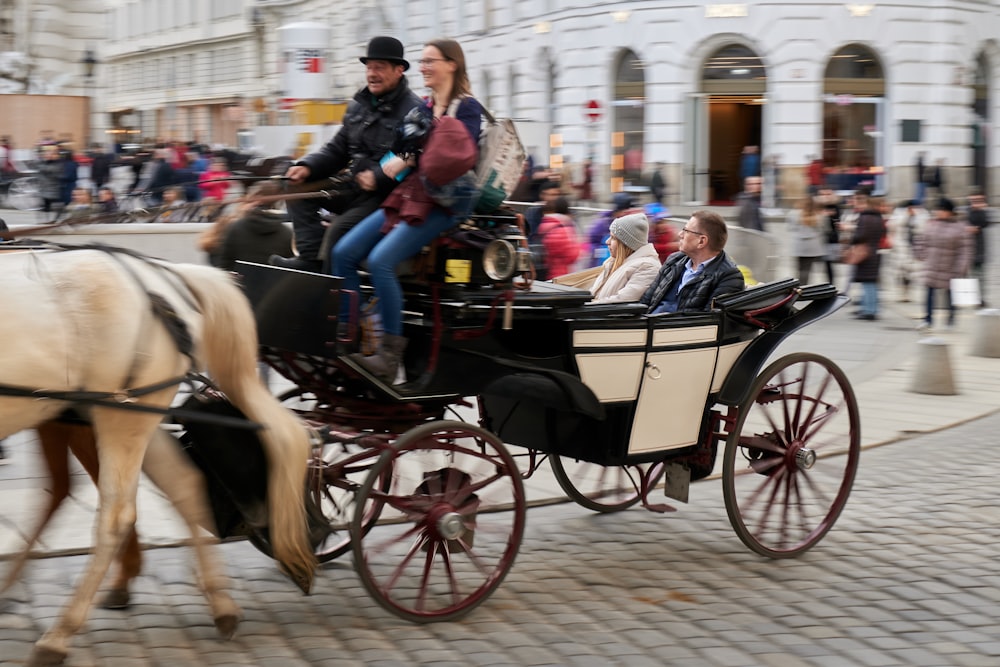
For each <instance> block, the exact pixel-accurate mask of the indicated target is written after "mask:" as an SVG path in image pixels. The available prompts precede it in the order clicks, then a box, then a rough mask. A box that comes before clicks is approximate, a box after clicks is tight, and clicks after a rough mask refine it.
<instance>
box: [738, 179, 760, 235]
mask: <svg viewBox="0 0 1000 667" xmlns="http://www.w3.org/2000/svg"><path fill="white" fill-rule="evenodd" d="M760 188H761V180H760V176H748V177H747V178H745V179H744V180H743V192H741V193H740V195H739V197H738V201H737V205H738V206H739V207H740V208H739V213H738V214H737V215H738V218H737V219H738V222H739V223H740V227H743V228H744V229H756V230H757V231H758V232H762V231H764V218H763V217H762V215H761V212H760V206H761V204H760Z"/></svg>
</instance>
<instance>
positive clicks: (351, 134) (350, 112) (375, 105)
mask: <svg viewBox="0 0 1000 667" xmlns="http://www.w3.org/2000/svg"><path fill="white" fill-rule="evenodd" d="M419 104H423V102H422V101H421V99H420V98H419V97H417V96H416V94H414V92H413V91H412V90H410V85H409V83H408V82H407V80H406V77H405V76H404V77H403V78H401V79H400V80H399V85H398V86H396V88H394V89H393V90H392V92H390V93H389V94H388V95H386V96H384V97H381V98H375V97H374V96H373V95H372V94H371V93H370V92H369V91H368V88H367V87H365V88H362V89H361V90H359V91H358V92H357V93H356V94H355V95H354V99H353V100H351V102H350V104H348V105H347V111H346V112H345V113H344V120H343V127H341V128H340V130H339V131H338V132H337V134H336V135H334V137H333V139H331V140H330V141H328V142H327V143H326V144H325V145H324V146H323V147H322V148H321V149H319V150H318V151H317V152H315V153H310V154H309V155H307V156H305V157H304V158H302V159H301V160H299V161H298V162H296V164H301V165H305V166H307V167H309V171H310V175H309V180H317V179H320V178H326V177H328V176H333V175H334V174H336V173H338V172H340V171H341V170H342V169H344V168H345V167H350V170H351V173H352V174H357V173H359V172H362V171H365V170H366V169H370V170H372V172H374V173H375V178H376V185H377V188H378V193H379V194H380V195H382V196H383V197H385V196H386V195H388V194H389V192H390V191H391V190H392V188H393V187H394V186H395V185H396V181H395V180H393V179H391V178H389V177H388V176H386V175H385V174H383V173H382V168H381V167H380V166H379V160H381V159H382V157H383V156H384V155H385V154H386V153H387V152H388V151H389V147H390V146H391V145H392V141H393V138H394V137H395V129H396V126H397V125H399V124H400V123H401V122H402V120H403V117H404V116H405V115H406V113H407V112H408V111H409V110H410V109H412V108H413V107H415V106H417V105H419Z"/></svg>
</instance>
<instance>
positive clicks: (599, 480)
mask: <svg viewBox="0 0 1000 667" xmlns="http://www.w3.org/2000/svg"><path fill="white" fill-rule="evenodd" d="M549 461H551V462H552V473H553V475H554V476H555V478H556V481H557V482H559V486H560V487H562V490H563V491H564V492H565V493H566V495H567V496H569V498H570V500H572V501H573V502H575V503H576V504H578V505H580V506H581V507H586V508H587V509H589V510H592V511H594V512H620V511H622V510H625V509H628V508H629V507H632V506H633V505H635V504H636V503H637V502H639V501H640V500H642V491H641V490H642V485H643V478H646V479H647V481H646V484H647V485H648V488H649V489H650V490H652V489H653V488H654V487H655V486H656V485H657V484H658V483H659V481H660V479H662V477H663V472H664V467H663V466H662V465H660V464H658V463H657V464H652V463H643V464H639V465H623V466H602V465H598V464H596V463H588V462H586V461H578V460H576V459H572V458H567V457H563V456H556V455H554V454H553V455H552V456H550V457H549ZM654 466H655V470H654V469H653V467H654Z"/></svg>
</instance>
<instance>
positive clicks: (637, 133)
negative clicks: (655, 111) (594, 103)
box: [611, 49, 646, 193]
mask: <svg viewBox="0 0 1000 667" xmlns="http://www.w3.org/2000/svg"><path fill="white" fill-rule="evenodd" d="M645 67H646V66H645V64H644V63H643V61H642V60H640V59H639V57H638V56H637V55H636V54H635V53H634V52H633V51H631V50H629V49H626V50H624V51H622V52H621V53H620V54H618V63H617V65H616V66H615V69H614V72H615V80H614V96H613V99H612V102H611V105H612V108H613V110H614V112H613V118H612V125H611V192H627V191H629V190H634V191H635V192H637V193H638V192H641V191H644V190H645V188H643V187H642V185H641V179H642V164H643V147H644V146H645V139H646V129H645V128H646V71H645Z"/></svg>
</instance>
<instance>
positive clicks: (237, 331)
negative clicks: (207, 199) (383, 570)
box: [184, 267, 316, 593]
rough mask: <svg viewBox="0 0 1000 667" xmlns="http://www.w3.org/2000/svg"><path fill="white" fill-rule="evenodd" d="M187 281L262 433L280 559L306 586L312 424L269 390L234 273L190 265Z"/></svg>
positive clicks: (310, 570) (210, 346) (243, 405)
mask: <svg viewBox="0 0 1000 667" xmlns="http://www.w3.org/2000/svg"><path fill="white" fill-rule="evenodd" d="M190 269H194V271H193V272H192V273H194V274H196V275H189V276H188V277H187V279H186V281H185V282H187V284H188V286H189V287H190V288H191V290H192V291H193V292H194V294H195V295H196V297H197V299H198V301H199V303H200V305H201V309H202V314H203V316H204V324H203V330H204V331H203V333H202V345H201V350H200V353H201V358H202V361H203V363H204V364H205V366H206V367H207V369H208V372H209V374H210V375H211V376H212V379H213V380H214V381H215V382H217V383H218V385H219V388H220V389H222V391H223V392H225V394H226V396H227V397H228V398H229V400H230V401H231V402H232V403H233V405H235V406H236V407H237V408H239V409H240V410H241V411H242V412H243V414H245V415H246V416H247V418H248V419H250V420H252V421H255V422H257V423H259V424H262V425H263V426H264V428H263V430H262V431H261V433H260V437H261V441H262V443H263V445H264V451H265V452H266V455H267V462H268V489H267V491H268V492H267V498H268V514H269V521H268V524H269V534H270V541H271V546H272V548H273V552H274V557H275V559H276V560H277V561H278V562H279V563H281V564H282V566H283V567H284V568H285V569H286V571H287V572H288V574H289V576H290V577H291V578H292V579H293V580H294V581H295V583H296V584H297V585H298V586H299V587H300V588H301V589H302V590H303V591H305V592H307V593H308V592H309V589H310V587H311V586H312V580H313V574H314V573H315V570H316V557H315V555H314V554H313V552H312V549H311V548H310V545H309V539H308V537H307V523H306V513H305V501H304V496H303V494H304V489H305V471H306V463H307V461H308V460H309V454H310V443H309V435H308V432H307V431H306V428H305V426H304V425H303V424H302V423H301V422H300V421H299V420H298V419H297V418H296V417H295V416H294V415H293V413H291V412H290V411H289V410H287V409H285V408H284V407H283V406H282V405H281V403H280V402H279V401H278V400H277V399H276V398H275V397H274V396H273V395H271V393H270V392H269V391H268V390H267V388H266V387H265V386H264V384H263V383H262V382H261V380H260V376H259V375H258V372H257V325H256V322H255V321H254V316H253V311H252V310H251V308H250V304H249V303H248V302H247V300H246V297H245V296H244V295H243V293H242V292H241V291H240V289H239V288H238V287H237V286H236V285H235V284H234V283H233V281H232V279H231V278H230V276H229V275H227V274H225V273H223V272H222V271H217V270H215V269H209V268H208V267H185V269H184V273H185V274H188V273H189V272H190Z"/></svg>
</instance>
